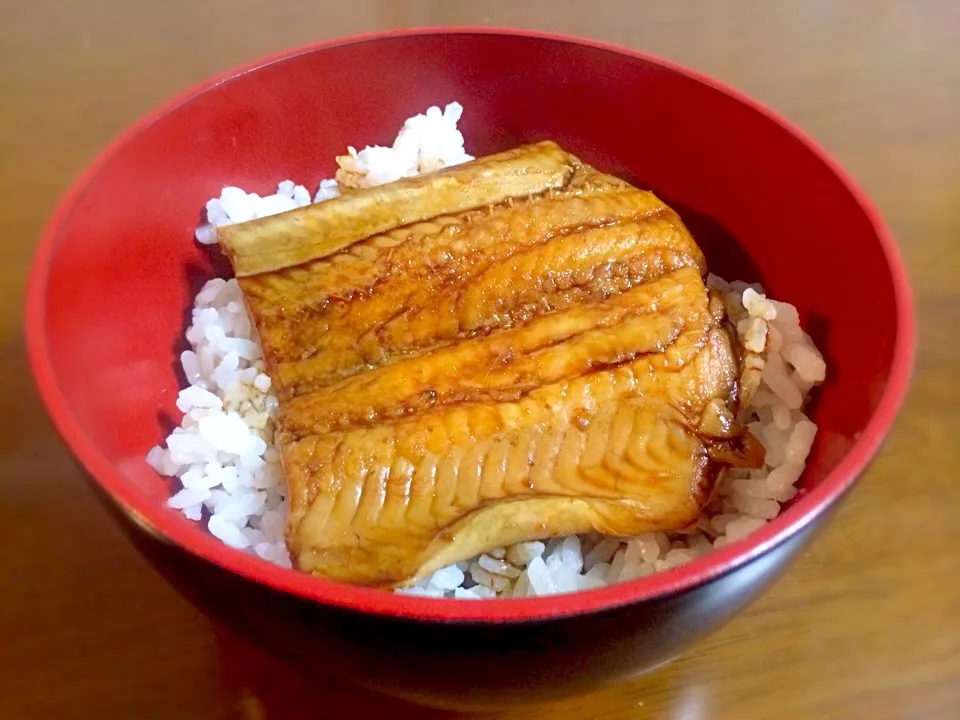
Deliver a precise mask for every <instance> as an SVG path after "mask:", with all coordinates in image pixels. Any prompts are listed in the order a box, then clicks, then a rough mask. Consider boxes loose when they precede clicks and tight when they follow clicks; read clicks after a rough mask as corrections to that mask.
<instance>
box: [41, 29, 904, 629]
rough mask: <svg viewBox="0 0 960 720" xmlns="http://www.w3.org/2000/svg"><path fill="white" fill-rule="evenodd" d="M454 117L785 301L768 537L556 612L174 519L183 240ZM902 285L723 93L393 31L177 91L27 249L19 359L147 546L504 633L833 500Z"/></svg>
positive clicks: (759, 115)
mask: <svg viewBox="0 0 960 720" xmlns="http://www.w3.org/2000/svg"><path fill="white" fill-rule="evenodd" d="M451 100H458V101H459V102H461V103H462V104H463V106H464V107H465V109H466V110H465V114H464V118H463V120H462V122H461V129H462V131H463V134H464V136H465V138H466V142H467V149H468V151H470V152H472V153H474V154H476V155H481V154H484V153H488V152H493V151H497V150H502V149H505V148H507V147H510V146H513V145H517V144H520V143H524V142H530V141H534V140H539V139H544V138H552V139H554V140H557V141H558V142H559V143H561V144H562V145H563V146H565V147H566V148H568V149H569V150H571V151H572V152H574V153H576V154H577V155H579V156H580V157H581V158H583V159H584V160H586V161H587V162H590V163H592V164H594V165H596V166H598V167H599V168H602V169H604V170H608V171H612V172H614V173H618V174H621V175H622V176H624V177H627V178H628V179H630V180H632V181H634V182H635V183H637V184H638V185H640V186H642V187H648V188H651V189H653V190H654V191H655V192H657V193H658V194H659V195H660V196H661V197H663V198H664V199H665V200H666V201H667V202H668V203H671V204H672V205H673V206H674V207H675V208H676V209H677V210H678V211H679V212H680V214H681V216H682V217H683V218H684V220H685V221H686V222H687V223H688V225H689V227H690V228H691V230H692V232H693V233H694V235H695V237H696V238H697V240H698V241H699V242H700V243H701V245H702V247H703V248H704V250H705V251H706V253H707V257H708V260H709V262H710V265H711V269H712V270H713V271H714V272H717V273H718V274H721V275H723V276H725V277H727V278H728V279H745V280H749V281H754V280H760V281H762V282H763V283H764V285H765V286H766V287H767V288H768V289H769V292H770V293H771V294H772V295H773V296H774V297H776V298H778V299H781V300H784V301H788V302H791V303H794V304H795V305H797V306H798V307H799V309H800V313H801V319H802V321H803V323H804V325H805V327H807V328H808V329H809V331H810V332H811V334H812V335H813V336H814V339H815V340H816V342H817V344H818V345H819V347H820V348H821V349H822V350H823V351H824V352H825V355H826V357H827V361H828V368H829V381H828V383H827V384H826V385H825V386H824V387H823V388H822V389H821V390H820V392H819V393H818V396H817V400H816V403H815V407H814V411H813V416H814V419H815V421H816V422H817V423H818V424H819V425H820V434H819V436H818V438H817V442H816V445H815V447H814V451H813V454H812V457H811V460H810V464H809V467H808V471H807V473H806V475H805V476H804V479H803V487H804V489H805V492H804V493H803V494H802V495H801V496H800V497H799V498H798V499H797V500H796V501H795V502H794V506H793V507H792V508H790V509H789V510H788V511H787V512H785V513H784V514H783V515H782V516H781V517H780V518H779V519H778V520H777V521H776V522H774V523H772V524H771V525H770V526H769V527H768V528H766V529H764V530H763V531H761V532H759V533H757V534H756V535H754V536H752V537H751V538H749V539H748V540H746V541H743V542H741V543H737V544H735V545H734V546H733V547H731V548H728V549H726V550H724V551H721V552H717V553H715V554H714V555H712V556H711V557H709V558H705V559H701V560H698V561H697V562H695V563H693V564H691V565H688V566H685V567H682V568H679V569H676V570H673V571H670V572H667V573H661V574H658V575H656V576H653V577H650V578H645V579H643V580H639V581H635V582H632V583H627V584H624V585H619V586H616V587H612V588H607V589H603V590H596V591H590V592H585V593H577V594H575V595H569V596H557V597H553V598H540V599H529V600H508V601H490V602H484V603H469V602H467V603H465V602H454V601H442V600H424V599H421V598H405V597H397V596H393V595H390V594H387V593H382V592H378V591H372V590H364V589H360V588H348V587H345V586H342V585H339V584H335V583H331V582H326V581H322V580H317V579H314V578H310V577H306V576H303V575H299V574H297V573H294V572H291V571H285V570H281V569H278V568H274V567H272V566H269V565H267V564H266V563H263V562H261V561H259V560H258V559H256V558H253V557H252V556H248V555H245V554H243V553H240V552H237V551H234V550H231V549H229V548H227V547H225V546H223V545H221V544H220V543H219V542H218V541H216V540H215V539H213V538H212V537H210V536H209V535H207V534H206V531H205V529H204V528H203V527H202V526H200V525H197V524H194V523H191V522H190V521H188V520H186V519H185V518H183V516H182V515H180V514H179V513H178V512H176V511H173V510H168V509H167V508H165V507H164V505H163V502H164V500H165V499H166V498H167V497H168V495H169V492H170V485H169V482H168V481H167V480H165V479H163V478H160V477H158V476H157V475H156V474H155V473H154V472H153V471H152V470H151V469H150V468H149V467H148V466H147V465H146V463H145V462H144V455H145V453H146V451H147V450H148V449H149V448H150V447H151V446H152V445H154V444H156V443H158V442H160V441H161V440H162V439H163V437H164V436H165V435H166V434H167V432H168V431H169V428H170V426H171V425H172V424H174V423H176V422H177V421H178V418H179V415H178V413H177V410H176V407H175V405H174V401H175V399H176V394H177V391H178V388H179V387H180V385H181V383H182V378H181V376H180V374H179V367H178V355H179V350H180V349H182V347H183V346H184V341H183V339H182V338H183V332H184V330H185V327H186V321H187V318H188V314H189V308H190V306H191V302H192V298H193V295H194V294H195V292H196V291H197V290H198V288H199V286H200V285H201V284H202V283H203V282H204V281H205V280H206V279H208V278H209V277H210V276H212V275H213V274H214V273H219V274H221V275H223V274H226V273H227V272H228V267H227V264H226V263H225V262H224V261H223V259H222V257H219V256H218V253H217V252H216V251H214V252H210V251H209V250H208V249H205V248H202V247H201V246H199V245H197V243H195V242H194V241H193V239H192V235H193V230H194V228H195V227H196V225H197V223H198V221H200V219H201V212H202V210H203V206H204V203H205V201H206V200H207V198H209V197H211V196H216V195H218V194H219V191H220V188H221V187H222V186H223V185H225V184H231V185H239V186H240V187H243V188H245V189H247V190H248V191H257V192H260V193H270V192H273V191H274V189H275V187H276V184H277V182H278V181H280V180H282V179H286V178H290V179H293V180H295V181H297V182H300V183H303V184H305V185H307V186H308V187H312V188H315V187H316V183H317V182H318V181H319V180H320V179H321V178H323V177H329V176H330V175H331V174H332V172H333V170H334V168H335V166H334V160H333V159H334V156H335V155H336V154H338V153H341V152H343V150H344V148H345V147H346V146H347V145H357V146H363V145H366V144H375V143H380V144H389V143H390V142H391V141H392V139H393V136H394V134H395V133H396V131H397V129H398V127H399V125H400V124H401V122H402V121H403V119H404V118H406V117H408V116H410V115H413V114H415V113H417V112H422V111H423V110H424V109H425V108H426V107H428V106H430V105H434V104H441V105H442V104H444V103H446V102H449V101H451ZM911 323H912V320H911V315H910V308H909V298H908V294H907V290H906V282H905V277H904V273H903V268H902V266H901V265H900V263H899V260H898V259H897V257H896V252H895V249H894V247H893V245H892V243H891V241H890V239H889V237H888V236H887V234H886V231H885V230H884V229H883V227H882V225H881V224H880V222H879V220H878V218H877V216H876V215H875V213H874V212H873V211H872V210H871V209H870V208H869V206H868V205H867V204H866V203H865V201H864V199H863V198H862V196H860V195H859V193H858V192H857V191H856V190H855V189H854V188H853V187H852V185H851V184H850V182H849V180H847V179H846V178H845V177H844V176H843V175H842V172H840V171H839V170H838V169H837V168H836V167H835V165H834V164H833V163H831V162H830V161H829V160H827V159H826V158H825V156H824V155H823V154H822V153H821V152H820V151H819V150H818V149H816V148H815V147H814V146H813V145H812V144H811V143H810V142H809V141H808V140H806V139H805V138H803V137H802V136H801V135H799V134H798V133H796V132H795V131H793V130H791V129H790V128H789V127H787V126H786V125H785V124H783V123H782V122H781V121H779V120H778V119H777V118H775V117H774V116H773V115H772V114H770V113H769V112H767V111H765V110H763V109H762V108H759V107H758V106H757V105H756V104H754V103H752V102H750V101H748V100H746V99H745V98H743V97H742V96H739V95H738V94H736V93H734V92H733V91H729V90H725V89H723V88H718V87H717V86H716V84H715V83H713V82H711V81H708V80H706V79H704V78H701V77H698V76H696V75H695V74H693V73H690V72H688V71H685V70H682V69H680V68H677V67H675V66H672V65H668V64H665V63H662V62H661V61H658V60H655V59H652V58H649V57H646V56H643V55H640V54H637V53H633V52H628V51H624V50H620V49H617V48H612V47H608V46H603V45H599V44H591V43H582V42H574V41H571V40H568V39H564V38H558V37H552V36H539V35H537V36H531V35H529V34H526V33H524V34H516V33H510V32H489V31H454V32H426V33H396V34H392V35H386V36H378V37H374V38H365V39H361V40H360V41H357V40H352V41H343V42H339V43H330V44H327V45H323V46H318V47H316V48H311V49H308V50H305V51H300V52H297V53H294V54H291V55H289V56H287V57H283V58H278V59H274V60H272V61H270V62H268V63H267V64H264V65H262V66H260V67H258V68H257V69H255V70H252V71H245V72H242V73H239V74H235V75H233V76H232V77H229V78H228V79H226V80H222V79H221V80H219V81H216V82H213V83H210V84H207V85H205V86H204V87H203V88H201V89H199V90H193V91H191V92H190V93H188V94H186V95H185V96H183V97H182V98H181V99H179V100H178V101H177V102H175V103H172V104H171V105H169V106H167V107H166V108H164V109H163V110H161V111H159V112H158V113H155V114H152V115H150V116H149V117H147V118H145V119H144V120H143V121H141V122H140V123H139V124H138V125H137V126H136V127H135V128H134V129H133V130H132V131H131V132H129V133H127V134H126V135H125V136H124V137H123V138H122V139H121V140H120V141H118V143H116V144H115V145H114V146H113V147H112V148H111V149H110V150H108V151H107V152H106V153H104V155H103V156H101V157H100V158H99V159H98V160H97V162H96V163H95V164H94V165H93V166H92V167H91V168H90V170H89V171H88V172H87V173H86V174H85V175H84V177H83V178H82V179H81V180H79V181H78V183H77V184H76V186H75V187H74V190H73V192H72V193H71V194H70V196H68V198H67V199H66V200H64V202H63V204H62V205H61V206H60V208H59V210H58V212H57V214H56V215H55V217H54V219H53V220H52V222H51V224H50V226H49V228H48V230H47V233H46V235H45V237H44V239H43V242H42V245H41V247H40V250H39V251H38V254H37V257H36V260H35V265H34V268H33V273H32V277H31V283H30V288H29V298H28V315H27V332H28V341H29V348H30V352H31V359H32V361H33V364H34V369H35V373H36V375H37V378H38V383H39V385H40V388H41V391H42V394H43V397H44V400H45V402H46V403H47V405H48V407H49V408H50V411H51V414H52V415H53V417H54V419H55V421H56V422H57V424H58V427H59V428H60V430H61V432H62V433H63V435H64V437H65V438H66V439H67V441H68V442H69V444H70V445H71V448H72V449H73V450H74V452H75V453H76V454H77V455H78V456H79V458H80V459H81V461H82V462H83V463H84V464H85V466H86V467H87V469H88V470H89V471H90V472H91V474H92V475H93V476H94V478H95V479H96V480H97V481H98V482H99V483H100V484H101V485H102V486H103V487H104V488H105V489H106V490H107V491H108V492H109V493H110V494H111V495H112V496H113V497H115V498H116V499H117V500H118V501H119V502H120V503H121V504H122V505H123V506H124V507H126V508H127V509H128V510H133V511H134V513H135V515H137V516H139V517H140V518H141V519H142V520H143V521H145V522H146V524H148V525H149V526H152V527H153V528H154V529H156V530H157V531H159V533H160V534H162V535H165V536H167V537H168V538H171V539H173V540H175V541H176V542H178V543H180V544H182V545H184V546H186V547H188V548H190V549H191V550H193V551H194V552H197V553H198V554H200V555H202V556H204V557H206V558H208V559H210V560H213V561H215V562H217V563H219V564H221V565H223V566H225V567H228V568H230V569H232V570H235V571H237V572H240V573H242V574H244V575H247V576H249V577H252V578H254V579H258V580H261V581H263V582H267V583H269V584H271V585H274V586H276V587H280V588H283V589H286V590H289V591H292V592H296V593H298V594H301V595H304V596H306V597H311V598H315V599H319V600H322V601H326V602H334V603H338V604H344V605H350V606H353V607H356V608H360V609H364V610H373V611H378V612H387V613H393V614H401V615H412V616H419V617H437V618H448V619H455V618H461V619H471V618H474V619H477V618H479V619H489V620H505V619H519V618H529V617H538V616H546V615H552V614H557V613H569V612H581V611H585V610H589V609H594V608H599V607H602V606H606V605H610V604H615V603H621V602H625V601H629V600H632V599H636V598H639V597H643V596H648V595H650V594H652V593H658V592H666V591H670V590H672V589H676V588H677V587H681V586H683V585H685V584H689V583H693V582H697V581H699V580H702V579H704V578H706V577H708V576H710V575H712V574H714V573H718V572H721V571H723V570H724V569H725V568H728V567H730V566H731V564H735V563H737V562H739V561H742V560H744V559H746V558H747V557H749V556H750V555H751V554H754V553H757V552H761V551H762V550H763V548H764V547H767V546H769V545H770V543H772V542H775V541H776V540H777V538H778V537H779V538H782V537H783V536H784V533H787V532H789V531H791V530H795V529H797V528H798V527H799V526H800V525H801V524H802V523H803V522H804V520H805V519H808V518H810V517H811V516H812V515H813V514H815V513H816V512H817V511H818V510H820V509H823V508H824V507H825V506H826V504H827V503H828V502H829V501H831V500H832V499H835V498H836V497H837V496H838V495H839V494H840V493H841V492H842V490H844V489H845V488H846V487H847V486H848V485H849V484H850V483H851V482H852V481H853V479H854V477H855V476H856V474H857V473H858V472H859V471H860V470H861V469H862V467H863V466H864V465H865V463H866V462H867V461H868V460H869V458H870V456H871V455H872V454H873V453H874V452H875V451H876V448H877V446H878V444H879V442H880V440H881V439H882V436H883V435H884V434H885V432H886V431H887V429H888V427H889V424H890V422H891V420H892V417H893V414H894V413H895V411H896V408H897V406H898V404H899V401H900V399H901V397H902V395H903V392H904V389H905V386H906V381H907V375H908V372H909V365H910V354H911V347H912V340H913V330H912V325H911Z"/></svg>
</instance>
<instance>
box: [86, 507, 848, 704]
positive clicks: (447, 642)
mask: <svg viewBox="0 0 960 720" xmlns="http://www.w3.org/2000/svg"><path fill="white" fill-rule="evenodd" d="M100 496H101V498H102V499H103V500H104V501H105V502H106V503H107V504H108V505H109V506H110V507H111V509H112V510H113V511H114V512H116V513H117V514H118V515H122V511H121V510H120V509H118V508H117V506H116V505H114V504H113V502H112V501H110V500H109V499H108V498H107V497H106V496H105V495H103V494H102V493H100ZM830 514H831V512H825V513H822V514H820V515H819V516H818V517H817V518H815V519H814V520H813V521H812V522H810V523H809V524H808V525H807V526H806V527H804V528H803V529H801V530H800V531H799V532H797V533H795V534H794V535H792V536H791V537H790V538H788V539H787V540H786V541H784V542H782V543H781V544H779V545H777V546H774V547H772V548H771V549H770V550H769V551H767V552H766V553H764V554H762V555H760V556H759V557H757V558H756V559H754V560H753V561H751V562H748V563H747V564H745V565H742V566H740V567H738V568H736V569H735V570H733V571H731V572H729V573H727V574H725V575H722V576H720V577H718V578H715V579H714V580H713V581H711V582H708V583H706V584H704V585H700V586H697V587H695V588H692V589H690V590H688V591H686V592H684V593H680V594H677V595H670V596H665V597H660V598H655V599H652V600H647V601H643V602H639V603H636V604H630V605H624V606H621V607H618V608H614V609H612V610H608V611H604V612H600V613H595V614H585V615H576V616H570V617H563V618H556V619H550V620H544V621H535V622H534V621H531V622H521V623H507V624H499V625H498V624H479V623H463V624H458V623H450V624H446V623H440V622H423V621H416V620H409V619H403V618H391V617H385V616H375V615H365V614H360V613H355V612H352V611H345V610H342V609H339V608H333V607H328V606H323V605H319V604H316V603H312V602H309V601H306V600H302V599H300V598H296V597H293V596H290V595H286V594H284V593H281V592H278V591H276V590H273V589H271V588H268V587H266V586H262V585H258V584H256V583H253V582H250V581H248V580H245V579H243V578H241V577H239V576H236V575H234V574H232V573H230V572H227V571H225V570H223V569H221V568H219V567H217V566H215V565H212V564H209V563H206V562H204V561H202V560H199V559H197V558H196V557H194V556H192V555H190V554H189V553H187V552H185V551H183V550H182V549H180V548H179V547H176V546H173V545H169V544H167V543H165V542H162V541H159V540H157V539H155V538H154V537H153V536H151V535H148V534H147V533H144V532H142V531H141V528H140V526H139V525H136V524H135V523H132V522H129V521H130V520H131V518H129V517H128V516H126V515H124V516H123V517H124V518H125V520H126V521H125V522H123V523H122V525H123V527H124V528H125V529H126V530H127V531H128V535H129V536H130V538H131V539H132V540H133V542H134V544H135V545H136V546H137V547H138V548H139V549H140V551H141V552H143V554H144V555H145V556H146V557H147V558H148V560H149V561H150V562H151V563H152V564H153V565H154V567H156V568H157V569H158V570H159V571H160V573H161V574H162V575H164V577H166V578H167V579H168V580H169V581H170V582H171V583H172V584H173V585H174V586H175V587H176V588H177V589H178V590H180V591H181V592H182V593H183V594H184V595H186V596H187V597H188V598H190V599H191V601H192V602H194V603H195V604H196V605H197V607H199V608H200V609H201V610H202V611H203V612H204V613H206V614H207V615H209V616H210V617H211V618H213V619H214V620H215V621H216V622H217V623H223V624H224V625H226V626H227V627H228V628H230V629H231V630H233V631H235V632H237V633H238V634H240V635H241V636H242V637H243V638H245V639H247V640H250V641H252V642H254V643H256V644H257V645H258V646H260V647H262V648H263V649H265V650H266V651H268V652H270V653H271V654H273V655H275V656H277V657H281V658H284V659H286V660H288V661H290V662H292V663H293V664H294V665H295V666H297V667H299V668H301V669H303V671H304V672H306V673H307V674H308V675H319V676H326V677H328V678H331V679H335V680H338V681H343V682H346V683H349V684H350V685H353V686H360V687H363V688H366V689H370V690H375V691H379V692H382V693H386V694H388V695H392V696H395V697H397V698H402V699H405V700H408V701H413V702H417V703H422V704H424V705H430V706H433V707H447V708H456V709H458V710H463V709H465V708H471V709H477V710H493V709H497V708H503V707H506V706H511V705H517V704H526V703H535V702H541V701H545V700H549V699H556V698H558V697H563V696H568V695H575V694H577V693H581V692H584V691H587V690H590V689H594V688H596V687H597V686H599V685H602V684H605V683H610V682H614V681H617V680H623V679H626V678H629V677H631V676H636V675H638V674H642V673H644V672H648V671H650V670H652V669H655V668H657V667H659V666H661V665H663V664H665V663H667V662H669V661H671V660H672V659H674V658H675V657H676V656H677V655H679V654H680V653H681V652H683V651H684V650H686V649H687V648H689V647H690V646H691V645H692V644H693V643H695V642H696V641H698V640H700V639H702V638H703V637H704V636H705V635H707V634H708V633H710V632H712V631H714V630H716V629H717V628H718V627H720V626H721V625H723V624H724V623H725V622H726V621H728V620H729V619H730V618H731V617H732V616H733V615H735V614H736V613H737V612H739V611H740V610H742V609H743V608H744V607H745V606H746V605H747V604H749V603H750V602H752V601H753V600H754V599H756V598H757V597H758V596H759V595H760V594H761V593H762V592H763V591H764V590H765V589H766V588H767V587H769V586H770V584H771V583H772V582H773V581H774V580H775V579H776V578H777V577H778V576H779V575H780V574H781V573H782V572H783V571H784V570H785V569H786V567H787V566H788V565H789V563H790V561H791V560H793V559H794V558H795V557H796V556H797V554H798V553H799V552H800V550H801V549H802V548H804V547H805V546H806V545H807V543H808V542H809V541H810V539H811V538H812V537H813V536H814V535H815V534H816V532H817V531H818V530H819V528H820V527H822V526H823V524H824V523H825V521H826V520H827V519H828V517H829V515H830ZM451 602H484V601H483V600H460V601H457V600H451Z"/></svg>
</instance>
